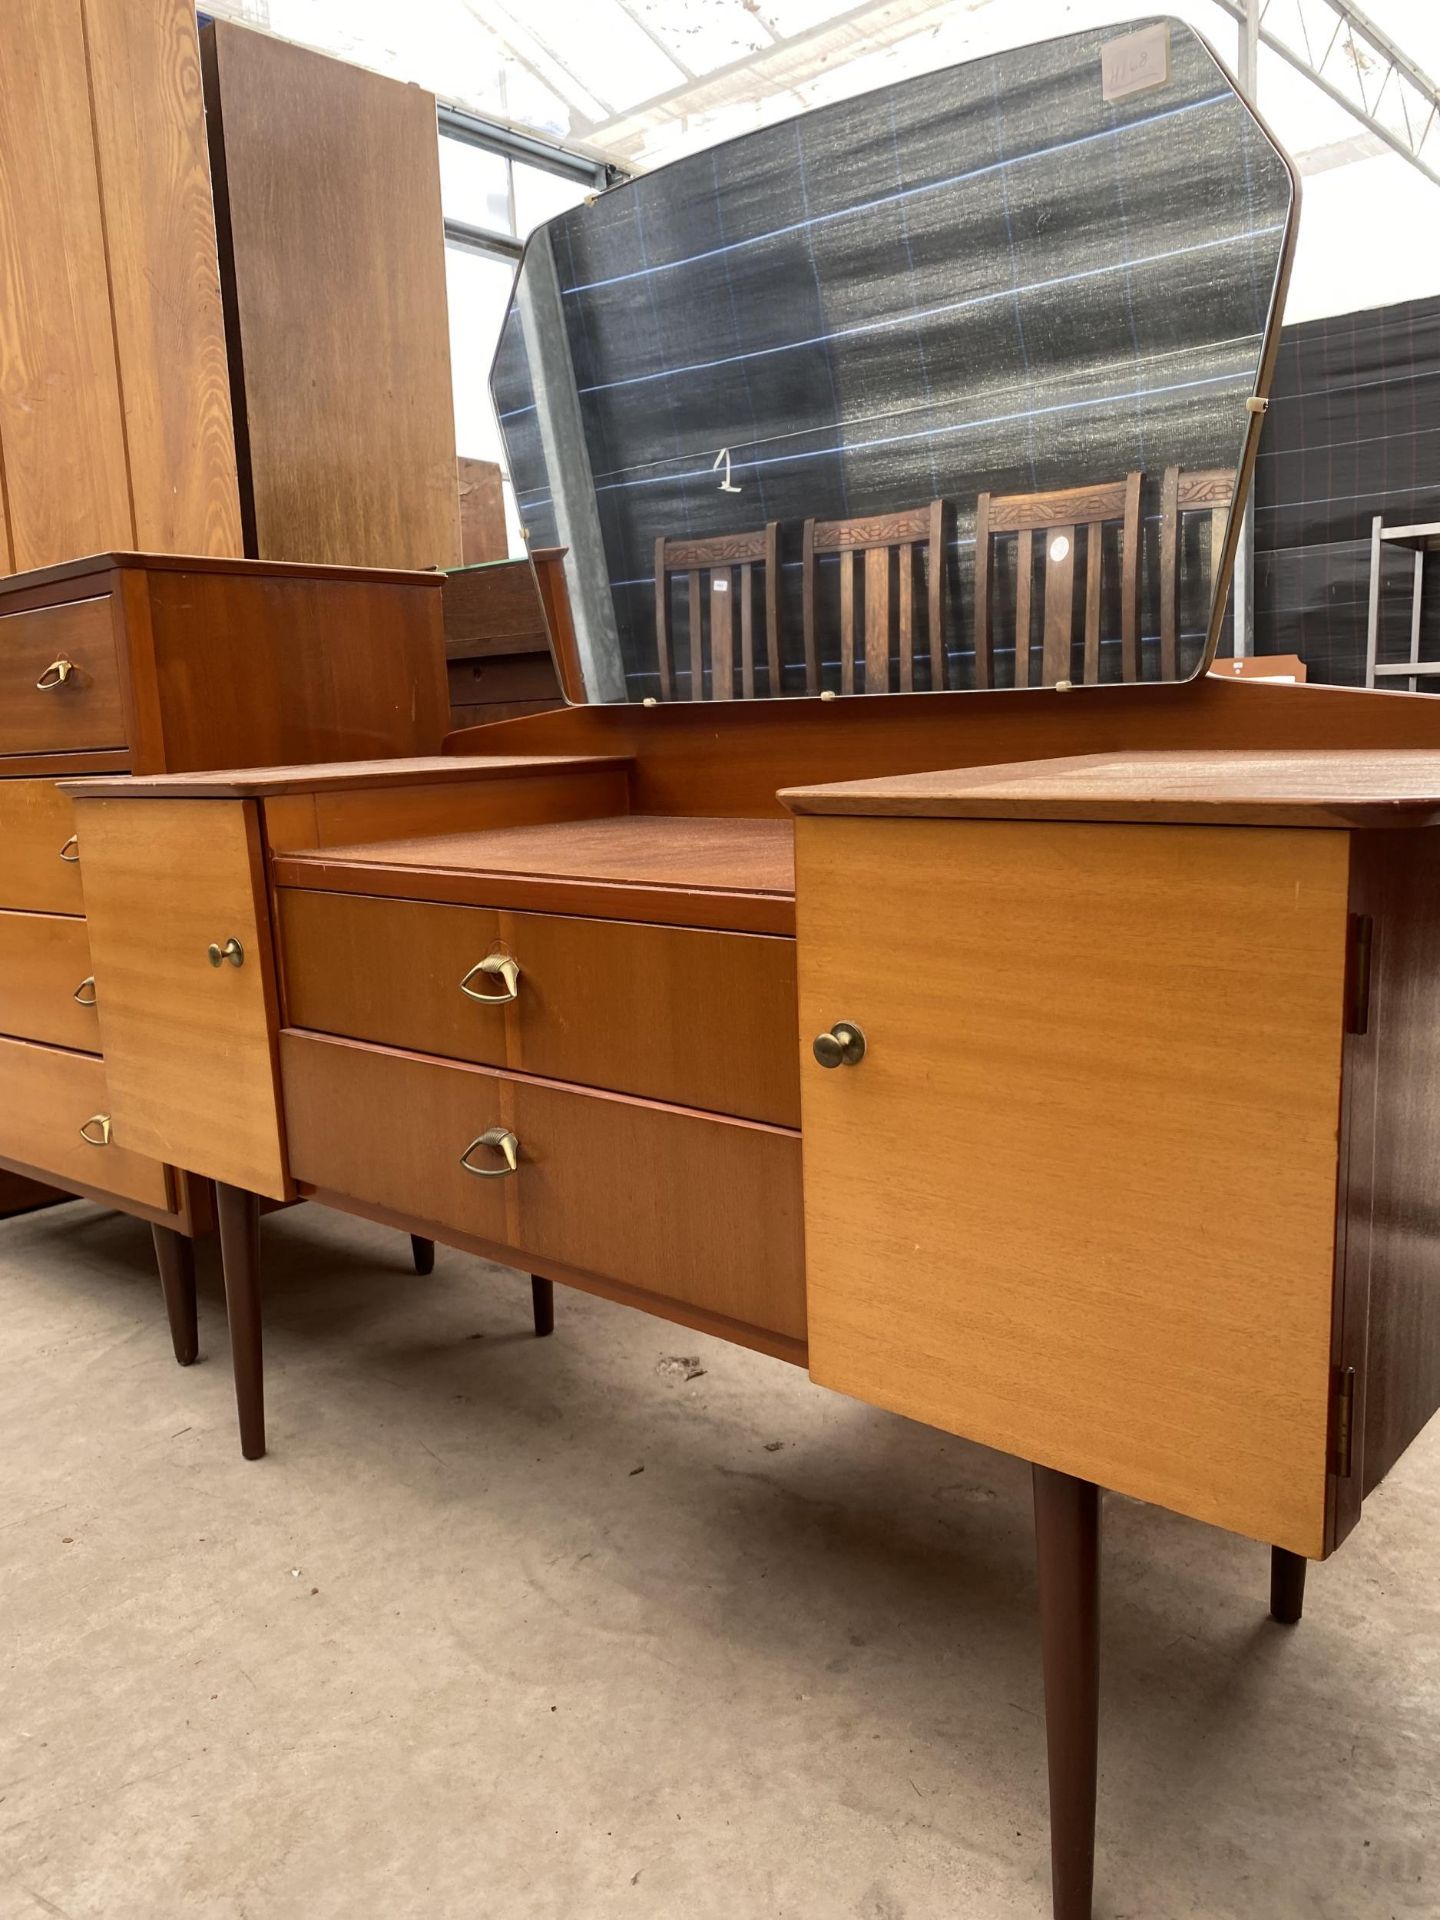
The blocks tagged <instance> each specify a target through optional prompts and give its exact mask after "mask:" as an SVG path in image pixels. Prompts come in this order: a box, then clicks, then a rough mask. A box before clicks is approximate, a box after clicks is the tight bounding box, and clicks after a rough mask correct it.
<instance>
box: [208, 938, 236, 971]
mask: <svg viewBox="0 0 1440 1920" xmlns="http://www.w3.org/2000/svg"><path fill="white" fill-rule="evenodd" d="M205 958H206V959H207V960H208V961H209V962H210V964H211V966H212V967H219V966H223V965H224V964H225V962H226V961H227V960H228V961H229V962H230V964H231V966H232V967H243V966H244V964H245V949H244V947H242V946H241V944H240V942H239V941H238V940H237V939H236V938H235V936H234V935H233V934H232V935H231V936H230V938H229V939H228V940H227V941H226V942H225V944H224V946H223V947H221V946H217V945H216V944H215V942H214V941H213V940H212V941H211V942H210V944H209V946H208V947H207V948H206V949H205Z"/></svg>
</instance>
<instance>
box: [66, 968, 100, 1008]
mask: <svg viewBox="0 0 1440 1920" xmlns="http://www.w3.org/2000/svg"><path fill="white" fill-rule="evenodd" d="M87 987H88V988H89V989H90V994H89V998H88V999H87V998H86V994H85V989H86V988H87ZM70 998H71V999H72V1000H73V1001H74V1002H75V1004H76V1006H77V1007H93V1006H94V1004H95V1001H96V999H97V998H98V996H97V994H96V992H95V976H94V974H93V973H87V974H86V976H85V978H84V979H83V980H82V981H81V982H80V984H79V986H78V987H76V989H75V991H74V993H72V994H71V996H70Z"/></svg>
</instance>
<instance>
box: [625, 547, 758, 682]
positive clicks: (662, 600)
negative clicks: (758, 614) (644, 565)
mask: <svg viewBox="0 0 1440 1920" xmlns="http://www.w3.org/2000/svg"><path fill="white" fill-rule="evenodd" d="M757 574H758V575H761V576H762V577H763V582H764V610H763V623H764V633H765V664H766V668H767V671H768V674H769V690H770V693H771V694H772V695H773V694H777V693H778V692H779V691H780V523H779V521H778V520H771V521H769V522H768V523H767V524H766V525H765V526H764V527H763V528H761V529H759V530H758V531H756V532H754V533H725V534H716V535H714V536H712V537H710V538H708V539H703V540H690V539H667V538H665V537H663V536H662V537H661V538H660V539H658V540H657V541H656V542H655V645H656V652H657V657H658V667H659V674H660V698H661V699H662V700H674V699H675V698H676V697H677V692H676V683H677V680H678V678H679V675H678V671H677V663H676V661H675V659H674V657H673V635H672V627H671V618H670V599H671V590H672V584H671V583H672V581H673V580H674V578H675V577H676V575H685V576H687V592H686V633H687V636H688V641H689V679H690V692H689V698H690V699H691V700H703V699H704V698H705V683H706V675H705V652H706V648H705V641H706V636H707V632H708V637H709V655H710V675H709V680H710V698H711V699H712V700H733V699H734V698H735V668H736V652H737V647H736V643H737V640H738V643H739V646H738V652H739V668H740V697H741V699H742V700H753V699H754V698H755V665H756V659H755V590H756V584H757V578H756V577H757ZM737 627H738V633H737Z"/></svg>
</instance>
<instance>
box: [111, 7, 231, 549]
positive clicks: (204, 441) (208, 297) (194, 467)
mask: <svg viewBox="0 0 1440 1920" xmlns="http://www.w3.org/2000/svg"><path fill="white" fill-rule="evenodd" d="M83 8H84V18H85V30H86V39H87V43H88V47H89V56H90V91H91V99H92V102H93V105H94V137H95V153H96V161H97V165H98V171H99V181H100V197H101V206H102V211H103V215H104V224H105V236H106V242H107V248H108V260H109V278H110V300H111V308H112V312H113V315H114V327H115V350H116V354H117V356H118V361H119V367H120V397H121V402H122V405H123V408H124V418H125V437H126V446H127V451H128V458H129V474H130V491H131V498H132V501H133V506H134V524H135V544H136V545H137V546H142V547H143V546H154V547H158V548H160V549H161V550H162V551H164V552H169V553H204V554H238V553H240V552H242V551H243V548H242V545H241V536H240V495H239V490H238V486H237V483H236V477H235V439H234V434H233V432H232V430H231V423H230V376H229V371H228V368H227V364H226V357H225V324H224V317H223V315H222V312H221V306H220V269H219V263H218V260H217V258H216V249H215V215H214V210H213V207H212V204H211V197H210V166H209V161H208V158H207V156H206V150H205V111H204V100H203V97H202V93H201V86H200V48H199V45H198V42H197V40H196V37H195V9H194V7H193V5H192V4H191V0H83ZM91 544H92V545H93V544H96V543H94V542H92V543H91ZM99 544H103V542H101V543H99Z"/></svg>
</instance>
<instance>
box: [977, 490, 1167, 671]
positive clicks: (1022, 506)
mask: <svg viewBox="0 0 1440 1920" xmlns="http://www.w3.org/2000/svg"><path fill="white" fill-rule="evenodd" d="M1142 478H1143V476H1142V475H1141V474H1139V473H1129V474H1127V475H1126V476H1125V478H1124V479H1123V480H1114V481H1105V482H1102V483H1101V484H1100V485H1099V486H1092V487H1070V488H1067V489H1065V490H1064V491H1063V492H1060V493H1010V494H990V493H982V494H981V495H980V498H979V500H978V502H977V503H976V509H975V685H976V686H977V687H993V686H994V685H995V662H994V645H993V638H992V633H991V626H992V607H993V602H994V598H995V593H994V588H995V570H994V555H993V551H992V548H993V543H994V541H995V539H996V537H997V536H999V535H1002V534H1012V533H1013V534H1014V535H1015V545H1016V554H1015V682H1014V684H1015V685H1016V686H1017V687H1028V686H1030V685H1031V679H1030V669H1031V664H1032V663H1031V657H1030V656H1031V651H1032V640H1031V599H1032V594H1033V589H1034V580H1035V551H1034V544H1033V543H1034V536H1035V535H1036V534H1037V533H1041V534H1044V535H1045V536H1046V540H1045V571H1044V575H1043V577H1042V582H1041V594H1042V596H1043V598H1042V603H1041V608H1042V618H1043V623H1044V628H1043V631H1044V639H1043V651H1042V654H1041V665H1040V679H1039V681H1038V683H1037V684H1038V685H1040V686H1044V687H1053V686H1054V685H1055V683H1056V682H1057V681H1059V680H1073V679H1074V678H1075V672H1074V665H1073V659H1072V656H1073V653H1074V639H1075V558H1076V554H1075V546H1076V540H1077V538H1078V536H1079V535H1080V533H1081V532H1083V533H1084V535H1085V622H1084V634H1085V647H1084V654H1083V664H1082V667H1081V678H1082V679H1083V681H1084V683H1085V685H1087V686H1091V685H1093V684H1094V683H1095V682H1096V681H1098V680H1099V678H1100V587H1101V577H1100V576H1101V564H1102V561H1103V557H1104V530H1105V527H1106V526H1107V524H1110V523H1114V522H1118V523H1119V525H1120V678H1121V679H1122V680H1138V679H1139V678H1140V482H1141V479H1142Z"/></svg>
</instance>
